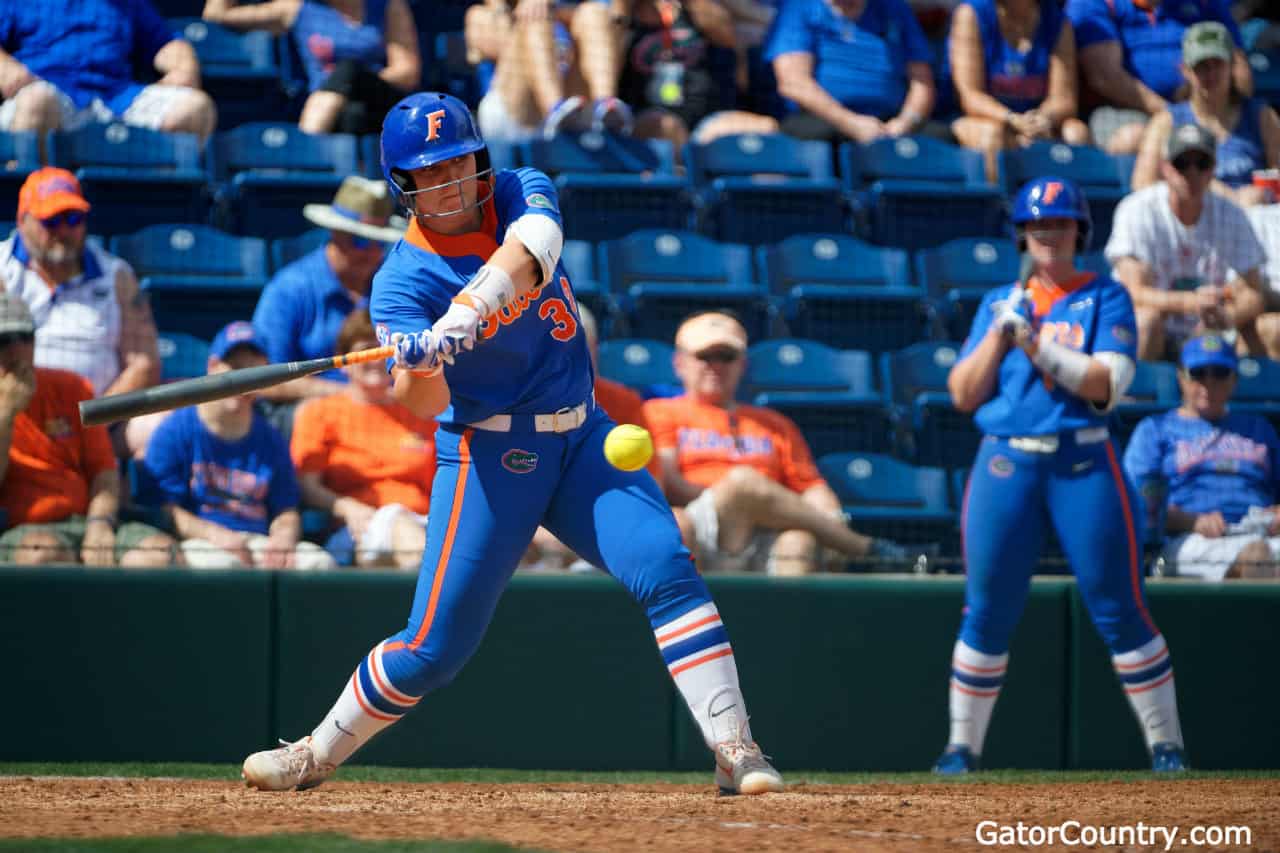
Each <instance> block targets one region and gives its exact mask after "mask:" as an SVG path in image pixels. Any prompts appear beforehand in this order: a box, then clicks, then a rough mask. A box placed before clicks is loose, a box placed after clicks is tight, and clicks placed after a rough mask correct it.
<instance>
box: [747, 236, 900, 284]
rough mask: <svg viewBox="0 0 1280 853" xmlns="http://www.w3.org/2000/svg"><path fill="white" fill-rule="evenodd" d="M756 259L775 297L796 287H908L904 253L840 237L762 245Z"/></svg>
mask: <svg viewBox="0 0 1280 853" xmlns="http://www.w3.org/2000/svg"><path fill="white" fill-rule="evenodd" d="M756 258H757V262H758V263H759V266H760V270H761V271H762V272H763V273H764V277H765V280H766V282H768V285H769V289H770V290H771V291H772V292H773V293H776V294H778V295H783V294H785V293H787V292H788V291H789V290H790V289H791V288H792V287H793V286H795V285H797V284H847V285H868V286H882V287H883V286H887V287H910V286H911V269H910V263H909V259H908V256H907V253H906V252H905V251H903V250H902V249H884V248H881V247H879V246H872V245H870V244H868V243H864V242H862V241H861V240H858V239H856V238H854V237H848V236H845V235H842V234H796V235H794V236H791V237H787V238H786V239H784V240H781V241H779V242H777V243H775V244H773V245H769V246H761V247H760V248H758V249H757V250H756Z"/></svg>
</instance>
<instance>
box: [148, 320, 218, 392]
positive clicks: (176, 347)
mask: <svg viewBox="0 0 1280 853" xmlns="http://www.w3.org/2000/svg"><path fill="white" fill-rule="evenodd" d="M157 345H158V348H159V350H160V381H161V382H173V381H175V380H178V379H191V378H192V377H195V376H204V375H205V373H206V372H207V369H208V360H209V342H208V341H206V340H203V339H201V338H197V337H196V336H195V335H189V334H187V333H186V332H174V331H166V330H162V331H161V332H160V336H159V338H158V339H157Z"/></svg>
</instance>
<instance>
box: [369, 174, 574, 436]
mask: <svg viewBox="0 0 1280 853" xmlns="http://www.w3.org/2000/svg"><path fill="white" fill-rule="evenodd" d="M525 214H536V215H540V216H547V217H550V218H551V219H553V220H554V221H555V222H556V224H557V225H560V226H561V227H562V228H563V220H562V219H561V216H560V208H559V203H558V201H557V199H556V193H555V188H554V187H553V186H552V185H551V180H550V179H549V178H548V177H547V176H546V175H544V174H543V173H542V172H539V171H538V170H536V169H504V170H502V171H500V172H498V173H497V175H496V176H495V178H494V192H493V197H492V198H491V199H490V200H489V201H487V202H485V205H484V222H483V224H482V225H481V228H480V230H479V231H475V232H471V233H469V234H462V235H456V236H446V235H441V234H436V233H434V232H431V231H430V230H429V229H427V230H424V229H422V228H420V227H419V226H418V223H417V221H414V222H411V223H410V225H409V229H408V230H407V231H406V232H405V236H404V238H403V239H402V240H401V241H400V242H399V243H397V244H396V246H395V248H393V249H392V250H391V252H390V253H389V254H388V255H387V259H386V261H385V262H384V263H383V265H382V268H381V269H379V270H378V274H377V275H376V276H374V279H373V292H372V296H371V297H370V305H369V310H370V314H371V316H372V318H373V322H374V327H375V328H376V330H377V332H378V340H379V341H382V342H386V341H387V340H388V339H389V337H390V336H391V334H392V333H394V332H403V333H406V334H409V333H416V332H420V331H422V330H423V329H429V328H431V324H432V323H434V322H435V321H436V320H438V319H439V318H440V317H441V316H443V315H444V313H445V311H447V310H448V309H449V303H450V301H451V300H452V299H453V297H454V296H456V295H457V294H458V292H459V291H460V290H462V288H463V287H464V286H465V285H466V284H467V282H468V281H470V279H471V277H472V276H474V275H475V274H476V272H477V271H478V270H479V269H480V267H481V266H482V265H483V264H484V263H485V262H486V261H487V260H488V259H489V257H490V255H492V254H493V253H494V251H496V250H497V248H498V246H500V245H501V244H502V241H503V239H504V237H505V235H506V232H507V227H508V226H509V225H510V224H511V223H512V222H514V221H516V220H517V219H519V218H520V217H521V216H524V215H525ZM444 375H445V379H446V380H447V381H448V383H449V392H450V397H451V399H450V403H449V408H447V409H445V410H444V412H442V413H441V414H440V416H439V418H438V420H439V421H440V422H441V423H445V424H467V423H474V422H476V421H481V420H484V419H485V418H487V417H489V416H491V415H495V414H502V413H510V414H545V413H548V412H554V411H557V410H559V409H561V408H564V407H566V406H576V405H578V404H579V403H581V402H582V401H583V400H585V399H587V398H588V397H589V396H590V395H591V388H592V383H593V382H594V377H593V374H592V369H591V356H590V354H589V353H588V351H587V344H586V337H585V336H584V334H583V332H582V330H581V323H580V322H579V320H578V305H577V302H576V300H575V299H574V296H573V286H572V285H571V284H570V283H569V275H568V273H567V272H565V269H564V266H563V264H557V265H556V270H555V274H554V275H553V276H552V277H551V280H550V281H549V282H546V283H544V284H541V285H538V286H536V287H534V288H533V289H532V290H530V291H529V292H528V293H527V294H525V295H524V296H521V297H520V298H519V299H517V300H516V301H515V302H514V303H513V304H511V305H508V306H507V307H505V308H503V309H502V310H501V311H498V312H496V313H495V314H492V315H490V316H489V317H487V318H486V319H485V321H484V323H483V325H482V326H481V329H480V341H479V343H477V344H476V348H475V349H474V350H473V351H471V352H466V353H462V354H461V355H459V356H458V358H457V360H456V361H455V362H454V364H452V365H448V366H446V367H445V371H444Z"/></svg>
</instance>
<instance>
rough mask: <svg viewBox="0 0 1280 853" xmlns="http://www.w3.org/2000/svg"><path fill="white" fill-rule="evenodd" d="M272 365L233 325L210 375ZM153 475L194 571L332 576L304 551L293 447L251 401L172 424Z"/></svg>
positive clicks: (148, 464)
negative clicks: (280, 571) (302, 572)
mask: <svg viewBox="0 0 1280 853" xmlns="http://www.w3.org/2000/svg"><path fill="white" fill-rule="evenodd" d="M266 363H267V352H266V345H265V344H264V342H263V341H262V339H261V337H259V335H258V333H257V332H256V331H255V329H254V327H253V325H252V324H250V323H245V322H236V323H231V324H230V325H228V326H227V327H226V328H224V329H223V330H222V331H220V332H219V333H218V336H217V337H216V338H214V340H213V344H212V345H211V346H210V348H209V370H208V372H209V373H210V374H214V373H222V372H224V371H227V370H238V369H241V368H245V367H255V366H257V365H262V364H266ZM143 465H144V468H145V471H146V473H147V474H148V475H150V478H151V479H152V480H153V481H154V483H155V485H156V488H157V490H158V492H159V495H160V500H161V502H162V503H163V505H164V508H165V511H166V512H167V513H168V514H169V515H170V517H171V519H172V521H173V526H174V529H175V530H176V531H177V532H178V535H179V537H180V538H181V540H182V542H181V547H182V552H183V555H184V557H185V558H186V561H187V564H188V565H189V566H191V567H193V568H205V569H208V568H219V569H221V568H251V567H255V566H256V567H258V568H266V569H326V568H333V566H334V565H335V564H334V561H333V558H332V557H330V556H329V555H328V554H327V553H326V552H325V551H324V549H323V548H321V547H320V546H318V545H315V544H313V543H310V542H302V541H300V539H301V534H302V521H301V517H300V515H299V513H298V501H299V490H298V478H297V476H296V474H295V473H294V469H293V461H292V460H291V459H290V457H289V447H288V445H287V444H286V443H285V440H284V438H283V437H282V436H281V435H280V433H279V432H277V431H276V430H275V428H274V427H272V426H271V424H270V423H268V422H267V420H266V419H265V418H264V417H263V416H261V415H260V414H258V413H257V412H255V411H254V408H253V397H252V395H249V394H244V395H241V396H238V397H228V398H226V399H223V400H213V401H211V402H208V403H201V404H200V405H198V406H193V407H190V408H186V409H180V410H178V411H176V412H174V413H173V414H172V415H170V416H169V417H168V418H166V419H165V421H164V422H163V423H162V424H161V425H160V426H159V427H158V428H157V429H156V431H155V434H154V435H152V437H151V441H150V443H149V444H148V445H147V453H146V459H145V461H144V463H143Z"/></svg>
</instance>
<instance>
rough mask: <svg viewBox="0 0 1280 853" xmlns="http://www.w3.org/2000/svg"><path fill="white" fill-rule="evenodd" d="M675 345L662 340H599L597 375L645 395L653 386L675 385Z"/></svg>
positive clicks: (677, 382) (676, 382)
mask: <svg viewBox="0 0 1280 853" xmlns="http://www.w3.org/2000/svg"><path fill="white" fill-rule="evenodd" d="M674 355H675V348H674V347H672V346H671V344H666V343H662V342H661V341H650V340H642V339H638V338H615V339H614V340H611V341H601V342H600V364H599V368H600V375H601V376H603V377H605V378H606V379H612V380H613V381H614V382H621V383H622V384H623V385H628V386H630V387H631V388H633V389H635V390H636V391H637V392H639V393H641V394H642V395H643V394H644V391H645V389H647V388H649V387H650V386H653V385H678V384H679V383H680V380H679V379H678V378H677V377H676V372H675V368H674V367H672V365H671V359H672V357H673V356H674Z"/></svg>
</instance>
